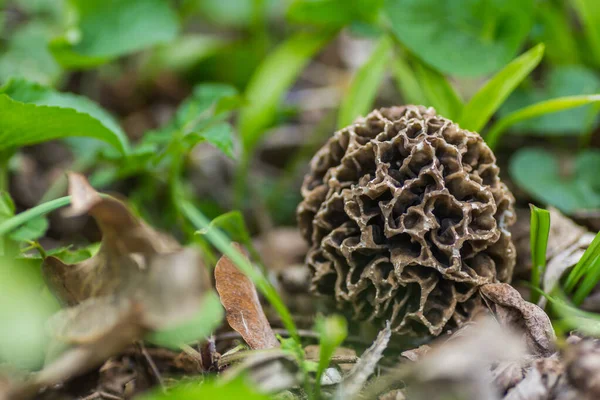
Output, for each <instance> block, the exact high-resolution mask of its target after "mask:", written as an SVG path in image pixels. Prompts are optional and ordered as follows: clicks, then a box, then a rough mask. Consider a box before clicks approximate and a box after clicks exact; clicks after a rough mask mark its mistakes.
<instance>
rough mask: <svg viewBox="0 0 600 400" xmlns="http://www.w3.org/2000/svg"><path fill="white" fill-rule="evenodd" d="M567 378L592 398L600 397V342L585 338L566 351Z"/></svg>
mask: <svg viewBox="0 0 600 400" xmlns="http://www.w3.org/2000/svg"><path fill="white" fill-rule="evenodd" d="M564 360H565V364H566V372H567V378H568V380H569V382H571V384H572V385H573V386H574V387H576V388H578V389H579V390H580V391H581V392H582V393H585V394H586V395H587V396H588V398H590V399H597V398H600V342H598V341H597V340H592V339H584V340H581V341H580V342H579V343H577V344H575V345H572V346H569V347H568V348H567V350H566V351H565V357H564Z"/></svg>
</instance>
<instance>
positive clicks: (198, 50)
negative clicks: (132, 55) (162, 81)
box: [140, 34, 228, 78]
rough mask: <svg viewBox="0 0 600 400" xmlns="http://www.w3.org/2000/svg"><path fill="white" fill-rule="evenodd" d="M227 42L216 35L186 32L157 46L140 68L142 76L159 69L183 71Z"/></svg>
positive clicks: (212, 53) (154, 74) (214, 52)
mask: <svg viewBox="0 0 600 400" xmlns="http://www.w3.org/2000/svg"><path fill="white" fill-rule="evenodd" d="M227 44H228V42H227V41H226V40H224V39H222V38H220V37H217V36H210V35H206V34H186V35H182V36H180V37H177V38H176V39H175V40H174V41H173V42H171V43H169V44H164V45H160V46H158V47H157V48H156V49H155V50H154V51H153V52H152V54H150V55H149V56H148V57H147V58H146V59H145V60H144V62H143V65H142V67H141V68H140V70H141V74H142V75H143V76H144V77H146V78H147V77H153V76H156V75H157V74H158V73H159V72H161V71H173V72H177V73H184V72H187V71H188V70H190V69H191V68H193V67H194V66H195V65H197V64H198V63H199V62H200V61H202V60H204V59H206V58H208V57H210V56H212V55H214V54H216V53H218V52H219V50H221V49H223V48H224V47H225V45H227Z"/></svg>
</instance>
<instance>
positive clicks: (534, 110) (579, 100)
mask: <svg viewBox="0 0 600 400" xmlns="http://www.w3.org/2000/svg"><path fill="white" fill-rule="evenodd" d="M598 102H600V94H598V95H589V96H567V97H559V98H556V99H550V100H545V101H542V102H539V103H535V104H532V105H530V106H528V107H524V108H522V109H520V110H517V111H514V112H512V113H510V114H508V115H506V116H505V117H503V118H501V119H500V120H498V121H497V122H496V123H495V124H494V125H492V127H491V128H490V130H489V131H488V133H487V134H486V135H485V141H486V142H487V144H488V146H490V148H491V149H494V148H495V147H496V145H497V144H498V141H499V140H500V137H501V136H502V134H503V133H504V131H506V130H507V129H508V128H510V127H511V126H512V125H514V124H516V123H518V122H521V121H526V120H528V119H533V118H536V117H540V116H543V115H546V114H551V113H556V112H558V111H563V110H569V109H571V108H576V107H581V106H585V105H588V104H594V103H598ZM588 119H589V118H588Z"/></svg>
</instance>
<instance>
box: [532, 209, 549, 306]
mask: <svg viewBox="0 0 600 400" xmlns="http://www.w3.org/2000/svg"><path fill="white" fill-rule="evenodd" d="M529 208H530V209H531V228H530V235H529V245H530V248H531V285H532V286H533V287H534V288H539V287H540V285H541V281H542V276H544V271H545V269H546V248H547V246H548V235H549V234H550V213H549V212H548V211H547V210H544V209H542V208H538V207H536V206H534V205H533V204H530V205H529ZM539 298H540V294H539V292H537V291H536V290H533V291H532V292H531V302H532V303H537V302H538V300H539Z"/></svg>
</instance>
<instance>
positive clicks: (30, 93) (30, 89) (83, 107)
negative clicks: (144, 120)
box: [0, 78, 127, 146]
mask: <svg viewBox="0 0 600 400" xmlns="http://www.w3.org/2000/svg"><path fill="white" fill-rule="evenodd" d="M0 93H4V94H7V95H8V96H10V97H11V98H12V99H13V100H17V101H21V102H23V103H31V104H36V105H39V106H53V107H62V108H72V109H74V110H77V111H79V112H82V113H85V114H89V115H91V116H92V117H94V118H95V119H97V120H98V121H100V122H101V123H102V125H104V126H105V127H106V128H108V129H110V130H111V131H112V132H114V134H115V135H117V136H119V140H120V141H122V142H123V144H124V145H125V146H127V145H126V143H127V136H126V135H125V132H123V130H122V129H121V127H120V126H119V123H118V122H117V120H116V119H114V118H113V116H112V115H110V114H109V113H108V112H107V111H105V110H104V109H102V107H100V106H99V105H98V104H96V103H94V102H93V101H92V100H90V99H88V98H87V97H84V96H78V95H75V94H72V93H64V92H58V91H56V90H54V89H52V88H49V87H47V86H43V85H40V84H37V83H35V82H29V81H27V80H25V79H18V78H17V79H11V80H9V81H8V82H6V84H4V85H3V86H2V87H0Z"/></svg>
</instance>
